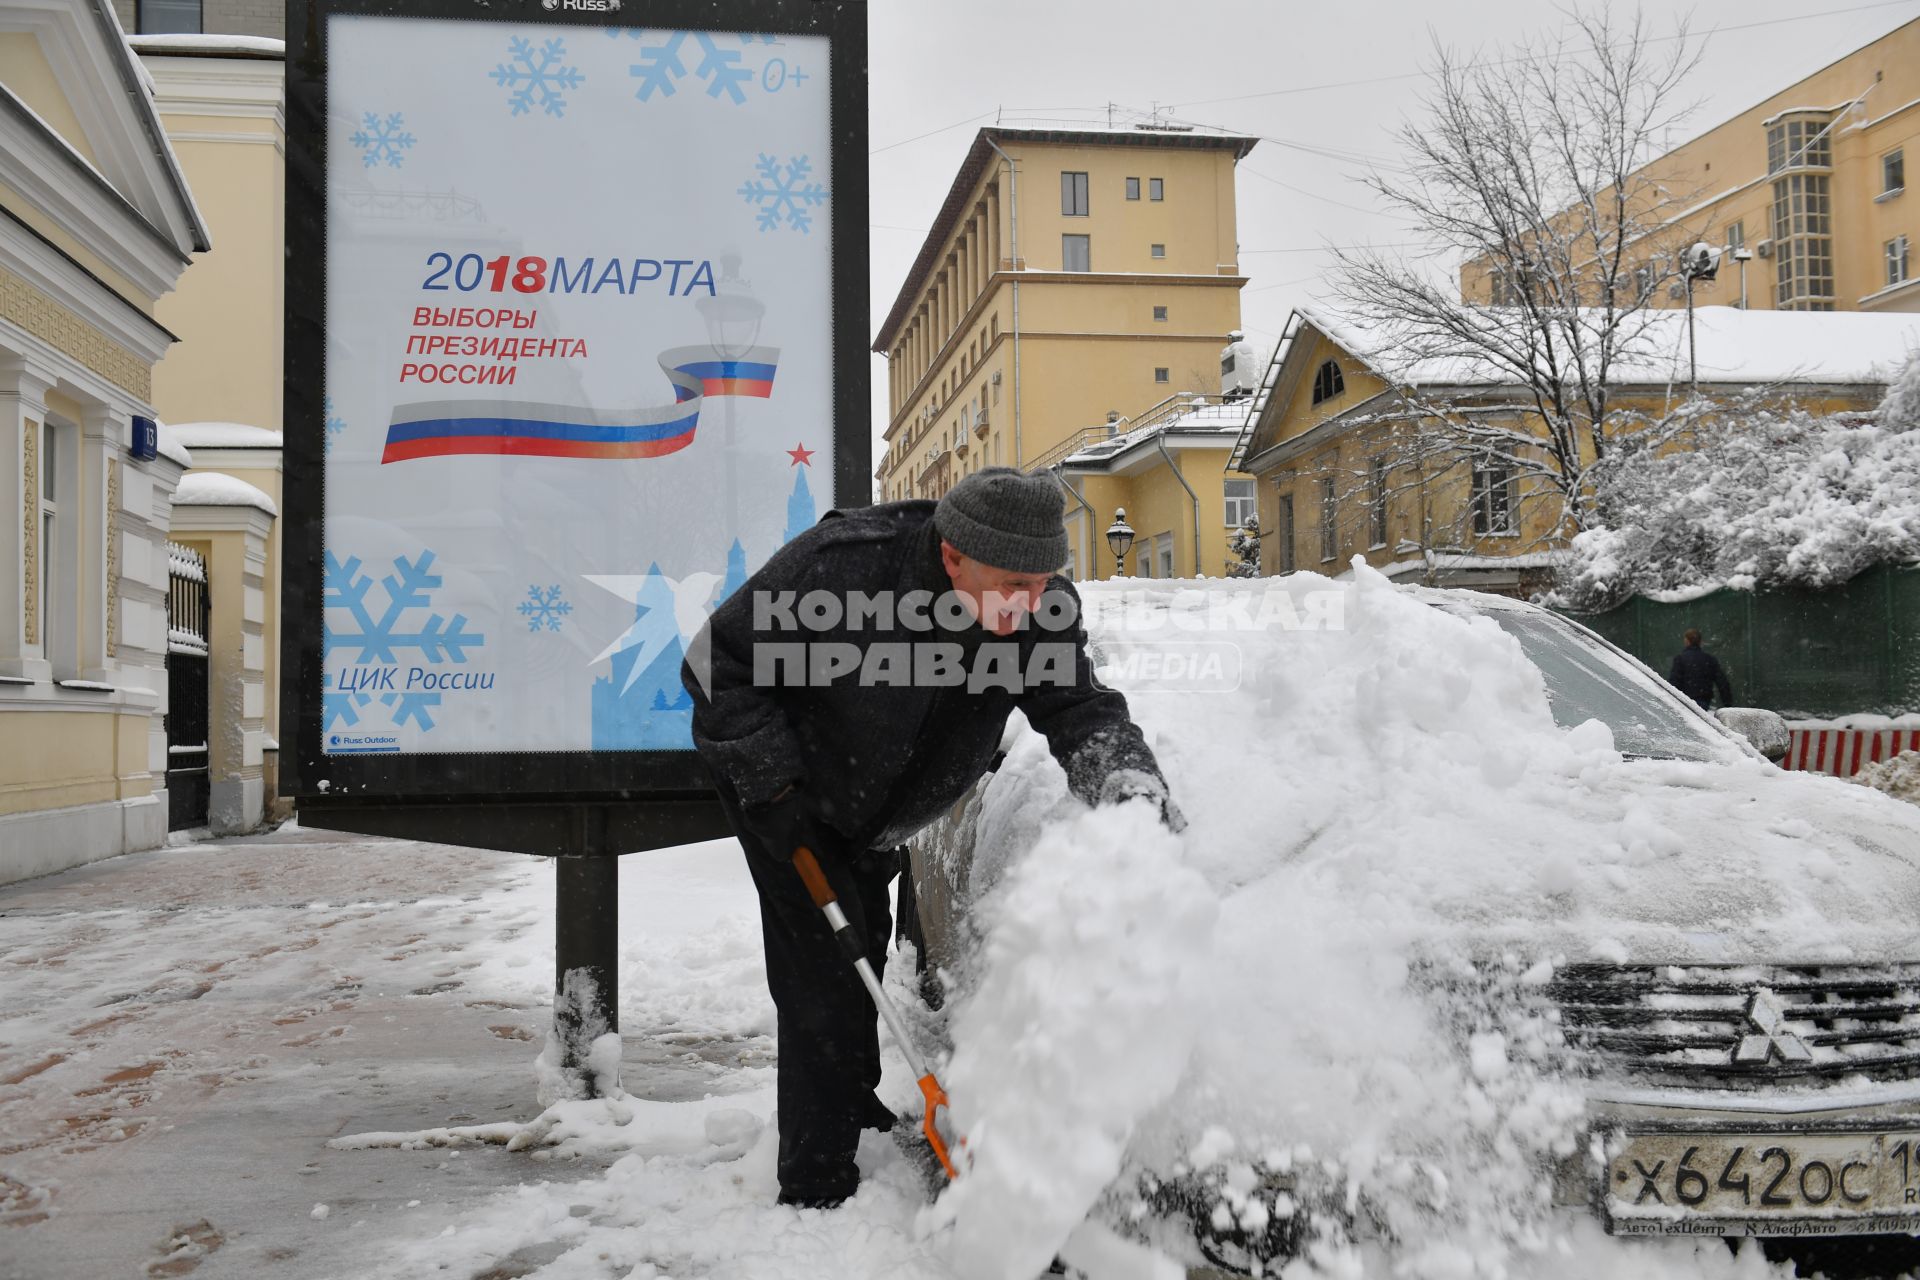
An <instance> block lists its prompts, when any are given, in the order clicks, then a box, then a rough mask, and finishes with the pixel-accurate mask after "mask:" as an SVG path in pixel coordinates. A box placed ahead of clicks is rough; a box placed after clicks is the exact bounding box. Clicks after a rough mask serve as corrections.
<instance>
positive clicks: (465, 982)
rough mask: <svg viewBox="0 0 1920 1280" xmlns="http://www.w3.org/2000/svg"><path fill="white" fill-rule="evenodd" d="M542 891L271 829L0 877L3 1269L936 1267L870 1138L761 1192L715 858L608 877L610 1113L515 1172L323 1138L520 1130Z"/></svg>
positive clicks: (749, 1064) (764, 1136)
mask: <svg viewBox="0 0 1920 1280" xmlns="http://www.w3.org/2000/svg"><path fill="white" fill-rule="evenodd" d="M552 876H553V871H552V865H551V864H550V863H547V862H543V861H539V860H536V859H532V858H526V857H520V856H517V855H511V854H499V853H487V852H479V851H472V850H460V849H452V848H447V847H443V846H436V845H426V844H419V843H413V842H406V841H397V840H374V839H365V838H360V837H352V836H340V835H336V834H333V833H329V832H322V831H315V830H301V829H298V828H289V829H283V830H282V831H280V832H277V833H274V834H271V835H264V836H256V837H247V838H240V839H231V840H221V841H211V842H207V843H202V844H195V845H189V846H181V847H175V848H169V849H161V850H155V851H152V852H149V853H143V854H136V855H132V856H129V857H124V858H117V859H113V860H111V861H108V862H102V863H96V864H94V865H92V866H89V867H83V868H79V869H76V870H74V871H71V872H67V873H65V874H62V875H58V876H50V877H46V878H44V879H40V880H34V881H29V882H26V883H24V884H18V885H12V886H6V887H0V974H4V980H3V981H0V1280H63V1278H65V1277H75V1278H85V1280H93V1278H95V1277H120V1276H135V1277H141V1276H183V1275H188V1274H192V1275H194V1276H195V1277H196V1280H215V1278H217V1277H226V1276H232V1277H248V1278H249V1280H251V1278H254V1277H261V1276H272V1277H275V1278H276V1280H279V1278H281V1277H290V1278H303V1277H356V1278H359V1277H389V1276H393V1277H402V1276H416V1275H420V1276H426V1275H436V1276H450V1277H458V1278H459V1280H509V1278H511V1277H520V1276H532V1275H538V1276H543V1277H561V1276H565V1277H628V1276H637V1277H647V1276H653V1275H656V1274H688V1273H693V1274H703V1275H715V1276H723V1275H724V1276H743V1277H744V1276H766V1275H794V1276H818V1275H836V1276H840V1275H876V1276H877V1275H890V1276H891V1275H941V1274H944V1270H943V1269H942V1268H940V1267H938V1266H937V1265H936V1264H933V1263H932V1262H931V1260H930V1259H928V1258H926V1257H925V1256H924V1255H923V1254H922V1253H921V1251H920V1249H919V1247H918V1246H916V1245H915V1244H914V1242H913V1232H912V1222H913V1217H914V1213H915V1212H916V1210H917V1208H918V1200H917V1198H916V1196H915V1195H914V1193H913V1190H912V1182H911V1177H910V1175H908V1174H907V1173H906V1171H905V1170H904V1168H902V1167H898V1166H897V1162H896V1160H895V1158H893V1155H892V1152H891V1149H890V1148H889V1147H888V1146H887V1144H886V1143H885V1142H884V1141H880V1140H877V1139H876V1144H875V1145H873V1146H871V1147H869V1148H863V1153H862V1161H863V1163H864V1164H867V1165H869V1166H870V1169H869V1172H870V1174H871V1175H872V1176H871V1177H870V1179H869V1184H868V1185H867V1186H866V1187H863V1189H862V1192H861V1195H860V1197H859V1199H858V1200H857V1201H856V1202H855V1203H854V1204H853V1205H851V1206H849V1207H848V1209H847V1210H843V1211H842V1212H841V1213H838V1214H831V1215H822V1214H816V1213H805V1214H801V1213H796V1212H795V1211H793V1210H789V1209H780V1208H777V1207H776V1206H774V1204H773V1197H774V1190H775V1188H774V1182H773V1141H772V1136H773V1135H772V1129H771V1126H770V1125H769V1124H768V1121H769V1120H770V1118H771V1112H772V1108H773V1070H772V1062H773V1048H774V1044H773V1035H772V1032H773V1012H772V1008H771V1005H770V1004H769V1002H768V1000H767V995H766V988H765V981H764V976H763V972H762V966H761V956H760V939H759V922H758V918H757V915H756V913H755V902H754V898H753V891H752V888H751V885H750V884H749V882H748V880H747V877H746V872H745V867H744V865H743V864H742V862H741V860H740V857H739V852H738V849H737V847H736V846H735V845H734V844H733V842H732V841H718V842H714V843H711V844H706V845H694V846H688V847H686V848H683V849H673V850H662V851H659V852H657V853H651V854H636V855H631V856H629V857H627V858H624V859H622V866H621V898H622V946H621V991H622V1009H621V1020H622V1031H623V1039H624V1041H625V1052H624V1059H623V1085H624V1087H625V1088H626V1090H627V1091H628V1092H629V1093H630V1094H632V1095H633V1098H634V1101H632V1102H631V1103H630V1104H628V1105H627V1106H626V1107H625V1108H624V1109H623V1110H620V1111H618V1112H617V1113H616V1115H615V1117H614V1118H616V1119H617V1118H619V1117H620V1116H631V1117H632V1118H631V1122H630V1123H627V1124H625V1125H622V1126H619V1127H615V1125H613V1124H612V1123H605V1122H603V1123H599V1124H593V1123H587V1124H584V1125H579V1124H576V1125H573V1126H572V1127H571V1128H570V1129H569V1128H563V1129H562V1131H561V1132H560V1133H558V1134H556V1135H555V1136H556V1137H559V1138H562V1139H565V1141H564V1142H563V1143H562V1144H561V1145H560V1146H559V1147H558V1148H557V1149H552V1150H538V1149H536V1150H534V1151H531V1152H508V1151H506V1150H505V1149H504V1148H502V1147H500V1146H497V1145H484V1144H473V1143H467V1144H463V1145H457V1146H453V1147H447V1146H427V1145H422V1144H414V1149H411V1150H409V1149H404V1148H400V1149H396V1148H393V1147H386V1148H380V1149H371V1150H367V1149H341V1148H339V1147H330V1146H329V1145H328V1143H329V1141H330V1140H335V1139H339V1138H343V1137H348V1136H351V1135H357V1134H365V1133H369V1132H399V1133H421V1132H422V1131H430V1130H434V1129H440V1128H445V1127H450V1126H471V1125H485V1124H498V1123H500V1122H502V1121H514V1122H525V1121H528V1120H531V1119H533V1118H534V1117H535V1116H536V1115H537V1114H538V1113H539V1110H540V1108H539V1105H538V1103H537V1102H536V1101H535V1097H534V1094H535V1072H534V1066H533V1060H534V1057H535V1055H536V1054H537V1053H538V1051H539V1049H540V1047H541V1044H542V1042H543V1040H544V1038H545V1035H546V1031H547V1027H548V1023H549V1017H550V1012H549V1010H550V999H551V986H552V963H553V934H552V928H553V924H552V893H553V878H552ZM890 1056H891V1055H890ZM888 1081H889V1085H891V1086H892V1087H893V1092H897V1093H900V1094H901V1097H900V1098H899V1099H898V1100H899V1101H900V1102H901V1103H902V1104H904V1102H905V1095H906V1093H907V1092H910V1090H911V1082H910V1081H908V1080H907V1079H906V1078H905V1072H904V1071H903V1070H901V1069H900V1067H899V1064H897V1063H894V1062H890V1063H889V1077H888ZM891 1096H892V1094H891V1093H890V1094H889V1097H891ZM576 1105H577V1104H576ZM318 1206H325V1208H324V1209H321V1208H319V1207H318Z"/></svg>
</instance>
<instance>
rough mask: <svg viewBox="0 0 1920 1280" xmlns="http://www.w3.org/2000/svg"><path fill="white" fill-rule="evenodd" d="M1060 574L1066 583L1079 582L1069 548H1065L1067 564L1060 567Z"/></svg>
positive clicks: (1078, 575)
mask: <svg viewBox="0 0 1920 1280" xmlns="http://www.w3.org/2000/svg"><path fill="white" fill-rule="evenodd" d="M1060 573H1061V576H1063V577H1064V578H1066V580H1067V581H1068V582H1078V581H1080V574H1079V573H1078V572H1077V571H1076V570H1075V569H1074V567H1073V548H1072V547H1071V546H1069V547H1068V548H1067V562H1066V563H1065V564H1063V565H1061V566H1060Z"/></svg>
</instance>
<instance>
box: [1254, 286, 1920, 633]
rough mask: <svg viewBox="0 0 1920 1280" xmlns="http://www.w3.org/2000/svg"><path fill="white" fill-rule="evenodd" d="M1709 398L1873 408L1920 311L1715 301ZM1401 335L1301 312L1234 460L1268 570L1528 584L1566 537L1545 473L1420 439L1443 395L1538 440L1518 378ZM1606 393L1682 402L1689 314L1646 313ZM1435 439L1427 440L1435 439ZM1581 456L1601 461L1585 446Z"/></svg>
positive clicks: (1509, 587)
mask: <svg viewBox="0 0 1920 1280" xmlns="http://www.w3.org/2000/svg"><path fill="white" fill-rule="evenodd" d="M1696 319H1697V325H1696V329H1697V338H1698V355H1697V360H1698V373H1699V388H1700V392H1701V394H1702V395H1704V396H1707V397H1709V398H1711V399H1715V400H1722V401H1725V400H1729V399H1731V398H1733V397H1735V396H1740V395H1746V394H1751V393H1757V392H1764V393H1766V394H1767V396H1768V398H1769V400H1770V401H1772V402H1774V403H1777V404H1780V405H1782V406H1784V405H1787V404H1793V405H1797V406H1799V407H1801V408H1804V409H1807V410H1808V411H1810V412H1815V413H1830V412H1836V411H1840V410H1862V409H1870V408H1872V407H1874V406H1875V405H1877V404H1878V403H1879V401H1880V399H1881V397H1882V396H1883V395H1884V394H1885V392H1886V386H1887V383H1888V381H1889V379H1890V378H1891V377H1892V376H1893V375H1894V374H1895V373H1897V372H1898V371H1899V369H1900V368H1901V366H1902V365H1903V364H1904V363H1905V362H1906V361H1907V360H1908V359H1909V358H1910V357H1911V356H1912V353H1913V352H1914V351H1916V350H1920V317H1914V316H1907V315H1862V314H1858V313H1855V314H1850V315H1838V314H1832V315H1827V314H1823V315H1809V314H1802V313H1792V312H1774V313H1771V314H1768V313H1762V312H1759V311H1741V310H1739V309H1736V308H1732V307H1705V308H1702V309H1700V311H1699V313H1698V315H1697V317H1696ZM1401 350H1403V348H1402V347H1401V345H1400V344H1399V343H1397V342H1396V340H1395V337H1394V335H1393V334H1391V333H1388V332H1382V331H1377V330H1374V331H1370V330H1366V329H1362V328H1358V327H1355V326H1353V325H1350V324H1347V323H1344V322H1342V321H1339V320H1336V319H1334V318H1331V317H1329V316H1328V315H1327V314H1325V313H1323V312H1319V311H1315V310H1313V309H1310V308H1299V309H1296V311H1295V312H1294V314H1293V316H1292V317H1291V318H1290V319H1289V321H1288V324H1287V329H1286V337H1285V340H1284V341H1283V343H1282V345H1281V347H1280V349H1279V351H1278V352H1277V353H1276V354H1275V357H1274V360H1273V363H1272V365H1271V367H1270V368H1269V371H1268V373H1267V376H1266V378H1265V379H1264V381H1263V386H1262V391H1261V395H1260V398H1259V401H1258V403H1257V406H1256V408H1255V410H1254V412H1253V414H1252V416H1251V418H1250V421H1249V423H1248V427H1247V431H1246V433H1245V435H1244V436H1243V437H1242V438H1241V440H1240V442H1239V444H1238V446H1237V447H1236V449H1235V451H1234V454H1233V458H1232V465H1234V466H1236V467H1239V468H1241V469H1243V470H1244V471H1245V472H1247V473H1248V474H1250V475H1252V476H1253V477H1254V478H1255V480H1256V489H1255V505H1256V509H1257V512H1258V516H1259V521H1260V528H1261V530H1262V531H1263V533H1264V536H1263V538H1262V541H1261V571H1262V572H1263V573H1269V574H1274V573H1292V572H1294V571H1295V570H1313V571H1315V572H1318V573H1325V574H1328V575H1335V576H1337V575H1340V574H1343V573H1347V572H1350V569H1349V566H1350V564H1351V562H1352V559H1353V557H1354V556H1361V557H1363V558H1364V559H1365V560H1366V561H1367V563H1369V564H1371V565H1372V566H1374V567H1375V568H1377V569H1380V570H1382V571H1383V572H1385V573H1386V574H1388V575H1389V576H1390V577H1400V578H1403V579H1405V580H1409V581H1420V582H1424V583H1426V584H1428V585H1433V586H1461V587H1473V588H1477V589H1479V590H1484V591H1492V592H1497V593H1500V594H1507V595H1521V596H1524V595H1528V594H1531V593H1532V592H1534V591H1536V590H1539V589H1541V588H1543V587H1544V586H1545V585H1546V580H1547V575H1548V572H1549V557H1550V556H1551V554H1552V553H1553V551H1555V550H1556V549H1557V548H1559V547H1561V546H1562V545H1564V541H1565V539H1566V538H1567V537H1568V536H1569V535H1570V533H1571V532H1572V531H1571V529H1570V528H1569V527H1568V526H1567V525H1566V524H1565V523H1564V521H1563V516H1564V513H1565V507H1564V503H1563V501H1562V499H1561V496H1560V494H1559V493H1558V492H1557V491H1556V490H1555V488H1554V487H1553V485H1552V483H1551V482H1550V480H1549V479H1548V478H1547V477H1546V476H1544V475H1543V474H1541V473H1540V472H1534V473H1532V474H1527V473H1524V472H1522V471H1518V470H1516V468H1514V467H1513V466H1512V465H1510V464H1508V463H1502V462H1497V461H1494V460H1492V459H1490V458H1487V457H1476V456H1475V455H1474V454H1473V453H1472V452H1470V451H1468V450H1467V449H1465V448H1464V447H1463V448H1457V449H1451V450H1447V449H1442V450H1434V449H1432V448H1430V447H1426V446H1424V445H1422V446H1416V445H1414V444H1413V443H1412V441H1414V440H1415V439H1416V437H1418V436H1419V434H1420V433H1421V431H1422V429H1423V428H1427V427H1431V426H1432V425H1433V423H1434V418H1435V415H1434V412H1433V411H1434V409H1435V408H1436V407H1439V406H1444V407H1445V410H1446V412H1447V413H1448V414H1449V415H1451V416H1452V417H1453V418H1455V419H1466V418H1475V419H1478V420H1481V421H1485V422H1489V423H1494V424H1499V425H1505V426H1511V427H1513V428H1515V429H1517V430H1521V431H1526V432H1530V433H1531V434H1533V435H1536V436H1541V435H1543V434H1544V423H1543V421H1542V419H1541V418H1540V416H1539V414H1538V413H1537V412H1536V411H1535V410H1534V409H1533V408H1532V407H1531V400H1530V398H1529V397H1528V396H1527V395H1526V394H1525V393H1524V390H1523V388H1522V387H1520V386H1519V385H1518V384H1516V383H1514V382H1513V381H1512V380H1511V379H1510V378H1508V377H1505V376H1502V375H1500V374H1499V373H1497V372H1495V371H1493V370H1491V369H1490V368H1489V367H1488V366H1487V365H1485V364H1482V363H1479V362H1476V361H1473V360H1471V359H1468V358H1447V359H1425V360H1417V361H1412V362H1409V361H1407V360H1405V359H1404V358H1402V357H1401V356H1400V354H1399V353H1400V352H1401ZM1617 375H1618V376H1617V377H1616V378H1615V380H1614V384H1613V385H1614V388H1615V390H1614V397H1613V403H1614V405H1615V406H1617V407H1618V408H1620V409H1622V410H1628V411H1632V410H1637V411H1639V412H1641V413H1643V414H1645V415H1646V416H1647V417H1649V418H1658V417H1659V416H1660V415H1662V414H1664V413H1665V412H1666V411H1668V410H1669V409H1671V408H1672V407H1673V406H1675V405H1677V404H1678V403H1680V402H1681V401H1682V400H1684V399H1686V398H1687V397H1688V395H1689V394H1690V392H1689V388H1688V377H1689V364H1688V354H1687V339H1686V320H1685V317H1684V314H1683V313H1681V312H1677V311H1663V312H1661V313H1659V314H1658V315H1657V316H1655V317H1653V323H1652V325H1651V327H1650V328H1649V330H1648V332H1647V334H1646V335H1645V342H1644V346H1642V347H1641V348H1640V349H1639V350H1638V351H1637V352H1636V353H1634V354H1632V355H1629V356H1628V357H1626V358H1623V359H1622V360H1621V361H1620V363H1619V365H1618V366H1617ZM1429 439H1430V437H1429ZM1587 460H1589V461H1590V460H1591V459H1590V458H1589V459H1587Z"/></svg>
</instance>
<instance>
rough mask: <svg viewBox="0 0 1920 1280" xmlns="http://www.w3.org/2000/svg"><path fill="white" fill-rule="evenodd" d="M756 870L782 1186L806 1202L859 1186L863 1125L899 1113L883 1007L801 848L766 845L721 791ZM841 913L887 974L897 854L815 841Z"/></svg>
mask: <svg viewBox="0 0 1920 1280" xmlns="http://www.w3.org/2000/svg"><path fill="white" fill-rule="evenodd" d="M722 799H723V801H725V803H726V807H727V817H728V820H729V821H730V822H731V823H732V826H733V830H734V834H735V835H737V836H738V837H739V838H740V845H741V848H743V849H745V850H746V855H747V870H748V871H749V872H751V873H752V875H753V884H754V888H756V889H757V890H759V893H760V933H761V938H762V940H763V941H764V943H765V946H766V956H767V990H768V991H769V992H770V993H772V995H773V1005H774V1009H775V1011H776V1012H777V1014H778V1017H779V1055H780V1056H779V1076H778V1086H777V1094H778V1098H779V1104H778V1105H779V1108H780V1159H779V1170H780V1192H781V1195H782V1197H783V1198H786V1199H796V1200H834V1199H840V1198H844V1197H846V1196H850V1195H852V1194H853V1192H854V1189H855V1188H856V1187H858V1186H859V1184H860V1172H859V1169H858V1168H857V1167H856V1166H855V1165H854V1161H853V1155H854V1150H855V1148H856V1147H858V1146H859V1143H860V1131H861V1129H863V1128H872V1129H886V1128H890V1127H891V1126H892V1124H893V1120H894V1116H893V1112H891V1111H890V1110H888V1109H887V1108H886V1107H885V1106H883V1105H882V1104H881V1102H880V1100H879V1099H878V1098H876V1097H875V1096H874V1093H873V1090H874V1087H875V1086H876V1085H878V1084H879V1083H880V1035H879V1026H878V1022H879V1013H878V1011H877V1010H875V1009H874V1007H873V998H872V997H871V996H869V995H868V994H867V989H866V987H865V985H863V984H862V983H861V981H860V975H859V974H857V973H855V972H854V969H853V965H852V964H851V963H849V961H848V960H847V957H846V953H845V952H843V951H841V950H840V946H839V944H838V943H836V942H835V941H834V940H833V933H832V930H831V929H829V927H828V925H827V921H826V917H825V916H823V915H822V914H821V912H820V908H818V907H816V906H814V905H813V899H812V898H810V897H809V896H808V895H807V889H806V886H805V885H804V884H802V883H801V881H800V873H799V872H797V871H795V870H794V868H793V860H792V855H793V851H792V850H791V849H786V850H777V849H769V848H767V847H766V846H765V845H764V844H763V843H762V842H761V840H760V837H758V836H757V835H755V834H754V833H753V832H752V831H750V830H749V829H748V828H747V825H746V823H745V822H743V821H742V820H741V817H740V811H739V809H738V807H737V806H736V805H735V804H734V803H733V800H732V797H730V796H725V795H723V796H722ZM814 854H815V856H816V857H817V858H818V859H819V861H820V867H821V870H823V871H824V872H825V873H826V876H827V882H828V883H829V884H831V885H832V886H833V891H834V893H835V895H836V896H838V897H839V899H840V909H841V910H842V911H844V912H846V915H847V920H848V921H849V922H850V923H851V924H852V925H853V927H854V929H855V930H856V931H857V932H858V934H859V936H860V937H861V938H863V939H864V940H865V942H866V949H867V960H868V962H869V963H871V964H872V965H873V970H874V973H875V974H880V973H882V972H884V967H885V964H886V958H887V939H888V935H889V933H890V932H891V929H892V922H891V919H890V915H889V911H888V897H887V888H888V885H889V884H890V883H891V882H892V880H893V878H894V876H895V875H896V874H897V873H898V871H899V864H900V860H899V855H898V852H897V851H896V850H884V851H882V850H875V851H870V852H865V851H863V852H862V853H861V854H859V855H858V856H857V857H849V856H848V855H847V853H846V852H845V851H844V850H833V849H816V850H815V851H814Z"/></svg>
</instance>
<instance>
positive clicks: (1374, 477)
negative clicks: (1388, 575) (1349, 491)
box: [1367, 458, 1387, 548]
mask: <svg viewBox="0 0 1920 1280" xmlns="http://www.w3.org/2000/svg"><path fill="white" fill-rule="evenodd" d="M1367 522H1368V525H1369V529H1368V532H1369V534H1371V538H1370V540H1369V543H1368V545H1369V547H1370V548H1371V547H1384V546H1386V545H1387V460H1386V459H1385V458H1375V459H1374V460H1373V467H1372V470H1371V472H1370V474H1369V475H1368V477H1367Z"/></svg>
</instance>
